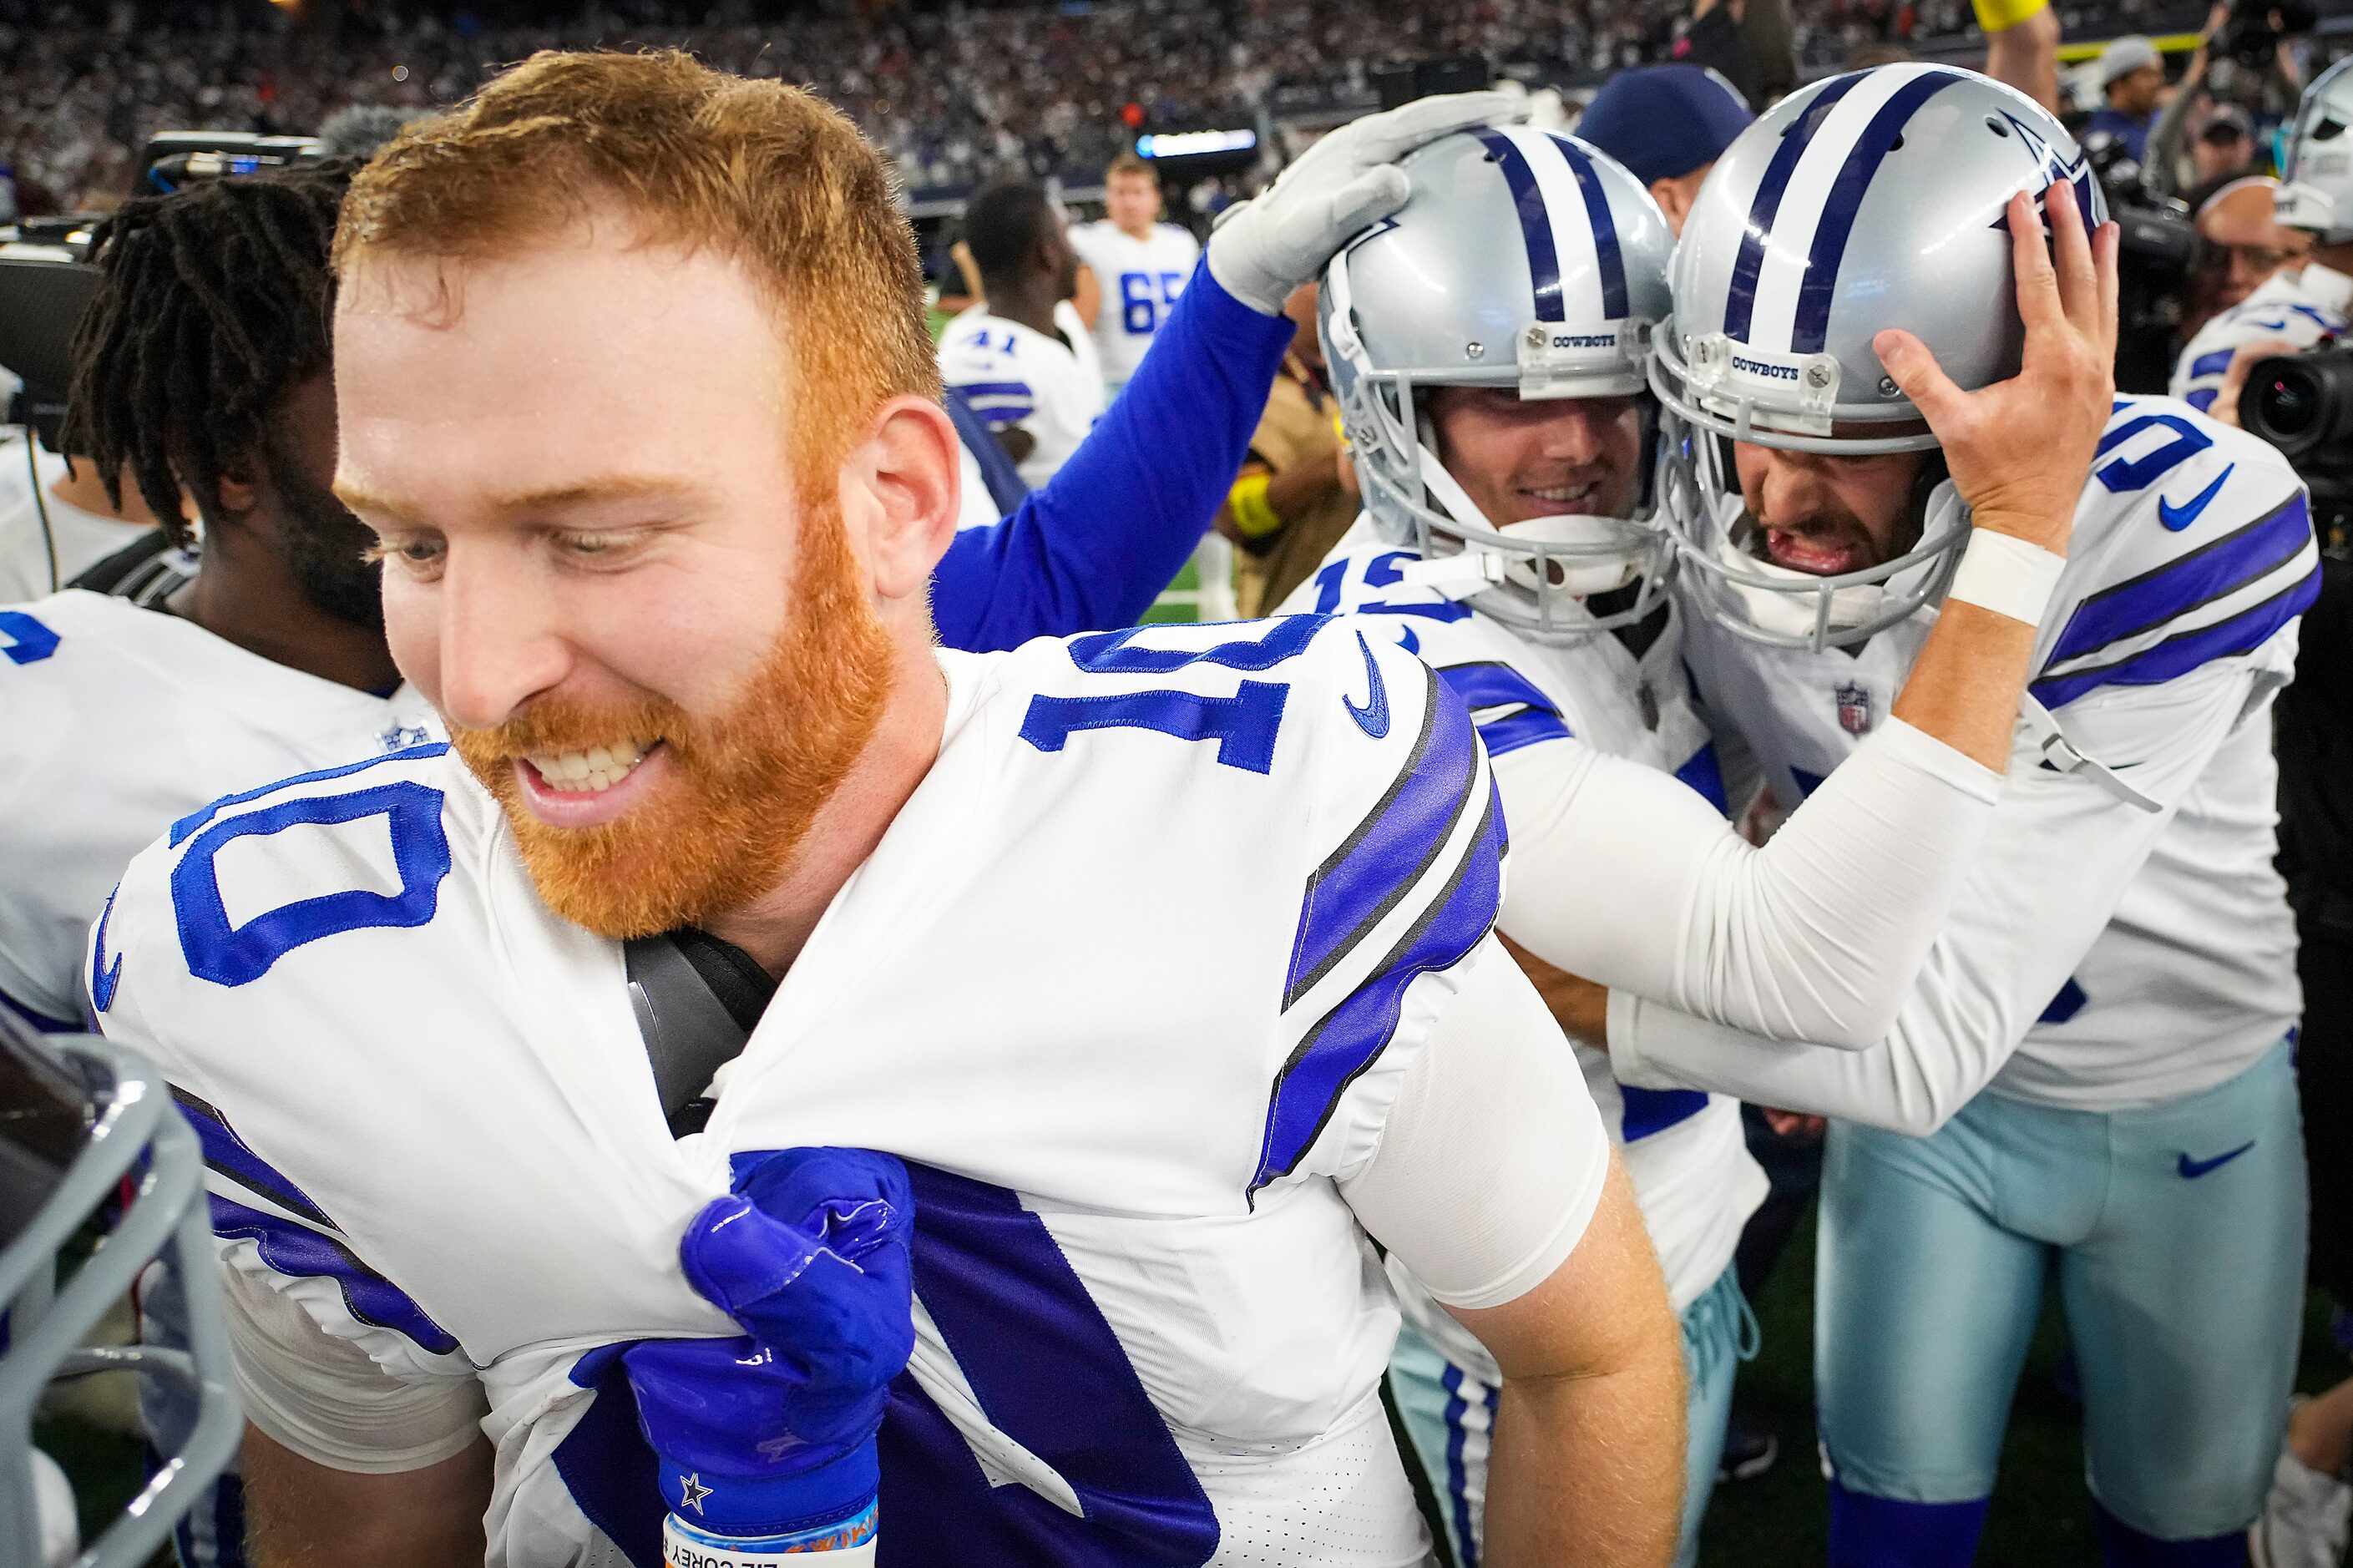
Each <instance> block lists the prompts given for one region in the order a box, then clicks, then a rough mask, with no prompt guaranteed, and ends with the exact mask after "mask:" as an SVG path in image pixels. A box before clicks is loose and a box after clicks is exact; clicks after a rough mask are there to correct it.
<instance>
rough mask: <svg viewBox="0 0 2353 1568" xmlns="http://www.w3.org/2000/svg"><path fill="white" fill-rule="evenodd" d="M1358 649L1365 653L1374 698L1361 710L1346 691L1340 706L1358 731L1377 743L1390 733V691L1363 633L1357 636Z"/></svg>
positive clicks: (1341, 698) (1368, 677)
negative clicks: (1354, 723)
mask: <svg viewBox="0 0 2353 1568" xmlns="http://www.w3.org/2000/svg"><path fill="white" fill-rule="evenodd" d="M1356 647H1359V648H1360V649H1362V650H1363V651H1364V655H1365V679H1366V680H1367V681H1369V682H1370V683H1371V684H1372V696H1371V698H1370V699H1369V700H1367V701H1366V703H1365V705H1364V706H1363V707H1362V708H1359V707H1357V706H1356V699H1355V698H1353V697H1350V696H1349V695H1348V694H1347V693H1346V692H1345V691H1344V692H1342V693H1341V694H1340V706H1341V707H1343V708H1345V709H1346V710H1348V717H1349V718H1351V719H1354V720H1355V721H1356V728H1357V729H1359V730H1362V731H1364V732H1365V733H1366V734H1367V735H1370V736H1371V737H1372V738H1373V739H1374V740H1376V741H1377V740H1379V739H1380V738H1381V737H1382V736H1384V735H1386V734H1388V732H1389V689H1388V684H1387V683H1386V682H1385V681H1383V680H1382V679H1381V667H1380V666H1379V665H1377V664H1375V663H1374V662H1373V645H1372V644H1370V643H1368V642H1366V640H1365V634H1364V633H1362V632H1358V633H1357V634H1356Z"/></svg>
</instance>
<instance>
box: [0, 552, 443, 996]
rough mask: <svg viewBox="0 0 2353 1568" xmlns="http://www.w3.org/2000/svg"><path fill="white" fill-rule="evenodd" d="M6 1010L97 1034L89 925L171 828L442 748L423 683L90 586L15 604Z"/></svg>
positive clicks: (0, 894)
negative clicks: (290, 648)
mask: <svg viewBox="0 0 2353 1568" xmlns="http://www.w3.org/2000/svg"><path fill="white" fill-rule="evenodd" d="M0 712H5V713H6V714H7V715H8V721H7V723H5V725H0V1005H9V1006H12V1007H13V1008H14V1009H15V1010H16V1011H17V1012H18V1013H20V1014H22V1015H24V1016H26V1017H27V1018H29V1019H30V1020H32V1022H33V1023H34V1024H35V1025H36V1026H38V1027H42V1028H47V1029H53V1030H72V1029H79V1027H80V1026H81V1022H80V1020H81V1016H82V1003H81V993H82V979H81V958H82V950H83V948H84V946H85V945H86V944H87V943H88V942H89V940H90V921H93V920H95V919H96V918H97V917H98V911H99V910H100V908H101V907H102V906H103V905H104V904H105V902H106V896H107V894H108V893H109V892H110V891H111V890H112V889H113V887H114V884H115V882H116V881H117V880H119V879H121V875H122V868H123V867H125V866H127V865H129V864H130V863H131V858H132V856H133V855H135V854H137V853H138V852H139V851H140V850H141V849H142V848H143V847H145V846H146V845H147V844H148V843H149V842H150V841H152V840H153V838H154V837H155V835H156V834H157V833H159V832H161V831H162V830H163V828H164V825H165V824H167V823H169V822H171V821H172V820H173V819H174V817H177V816H184V815H185V814H186V813H187V812H190V811H193V810H195V808H196V807H197V806H199V805H202V804H204V803H205V802H206V801H207V800H212V799H216V798H217V797H218V796H220V795H226V794H228V793H229V792H230V791H232V790H236V789H239V788H243V787H246V786H248V785H250V784H254V783H256V782H257V781H261V780H267V779H271V778H282V777H284V776H285V775H286V774H287V773H299V772H303V771H306V770H309V769H312V768H321V767H330V766H333V765H335V764H338V763H350V762H354V761H364V760H366V759H368V758H371V757H378V756H382V755H384V754H385V753H386V752H396V751H400V750H403V749H405V748H406V747H410V746H416V745H421V744H424V743H425V742H429V741H438V740H439V739H441V736H442V729H441V722H440V720H439V718H438V716H437V715H436V714H435V713H434V711H433V710H432V707H431V706H430V705H429V704H428V703H427V702H426V700H424V698H422V697H421V696H419V695H418V694H417V691H416V690H415V689H413V688H411V687H407V686H403V687H401V688H400V689H397V690H395V691H393V692H390V693H388V694H378V693H374V692H367V691H360V690H356V689H353V688H352V687H348V686H343V685H339V684H337V683H336V682H334V681H332V680H325V679H321V678H320V677H318V676H315V675H310V674H306V673H305V672H303V671H301V670H299V669H293V668H289V667H287V666H285V665H282V664H279V663H276V662H275V661H273V660H270V659H268V658H262V657H261V656H260V655H259V654H256V653H250V652H248V651H247V650H246V649H244V648H241V647H237V645H236V644H234V643H231V642H227V641H225V640H223V639H222V638H220V637H215V636H214V635H213V634H212V633H210V632H208V631H206V630H204V629H203V628H202V627H200V626H197V625H195V623H194V622H193V621H186V620H183V619H181V618H180V617H179V616H174V615H170V614H167V613H165V612H163V611H160V610H151V609H145V608H142V607H141V606H140V605H136V604H134V603H132V601H130V600H128V599H121V598H115V597H111V596H110V595H102V594H92V593H85V592H82V591H80V590H79V589H76V590H69V591H68V592H66V593H62V594H58V595H52V596H50V597H48V598H46V599H38V600H35V601H34V602H32V603H30V604H26V605H16V606H15V607H13V608H8V609H0Z"/></svg>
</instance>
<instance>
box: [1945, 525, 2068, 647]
mask: <svg viewBox="0 0 2353 1568" xmlns="http://www.w3.org/2000/svg"><path fill="white" fill-rule="evenodd" d="M2066 569H2067V558H2066V557H2065V556H2063V555H2053V554H2052V553H2051V552H2049V551H2048V550H2045V549H2043V548H2042V546H2041V545H2039V544H2029V543H2028V542H2026V541H2024V540H2023V539H2016V538H2013V537H2011V536H2010V535H2009V534H2007V533H1996V532H1995V531H1993V530H1991V529H1989V528H1979V529H1974V530H1972V531H1970V533H1969V542H1968V548H1967V549H1966V550H1964V551H1962V552H1961V564H1960V568H1959V570H1957V571H1956V572H1955V573H1954V574H1953V585H1952V587H1951V588H1949V589H1947V591H1946V594H1945V597H1946V599H1947V600H1948V601H1950V600H1954V599H1957V600H1959V601H1960V602H1961V603H1962V604H1965V605H1976V606H1978V608H1979V609H1981V610H1991V611H1992V612H1993V613H1994V614H1995V615H1997V616H2009V617H2010V619H2011V620H2013V621H2024V622H2025V623H2026V624H2027V625H2028V626H2041V625H2042V612H2043V611H2044V610H2046V609H2048V608H2049V607H2050V605H2051V590H2052V588H2053V587H2055V586H2057V584H2058V582H2059V574H2060V573H2062V572H2063V571H2065V570H2066Z"/></svg>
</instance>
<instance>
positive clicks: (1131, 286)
mask: <svg viewBox="0 0 2353 1568" xmlns="http://www.w3.org/2000/svg"><path fill="white" fill-rule="evenodd" d="M1071 245H1072V246H1074V247H1077V249H1078V253H1079V259H1080V260H1082V261H1083V262H1085V263H1086V264H1087V266H1088V267H1089V268H1092V270H1093V272H1094V275H1095V285H1096V287H1097V288H1098V289H1101V290H1102V300H1103V302H1102V304H1100V305H1098V306H1097V307H1096V309H1095V331H1094V338H1095V348H1096V351H1097V352H1098V353H1100V354H1101V356H1102V359H1103V379H1104V380H1105V381H1106V382H1108V383H1110V384H1111V385H1112V387H1113V389H1114V390H1116V389H1118V388H1119V387H1122V386H1124V385H1126V384H1128V382H1129V381H1131V380H1132V379H1134V375H1135V367H1136V366H1137V365H1138V364H1140V363H1143V360H1144V351H1145V350H1146V349H1148V348H1150V347H1151V346H1152V339H1153V335H1154V334H1155V333H1156V332H1158V331H1160V323H1161V322H1162V321H1166V320H1167V318H1168V310H1169V307H1170V306H1172V305H1174V304H1176V297H1177V296H1178V295H1179V294H1182V293H1183V292H1184V291H1185V284H1186V280H1187V279H1190V278H1191V277H1192V276H1193V264H1194V263H1195V262H1198V260H1200V259H1201V242H1200V241H1199V240H1198V239H1195V238H1194V237H1193V236H1192V235H1191V234H1190V233H1189V232H1188V231H1187V230H1185V229H1182V228H1179V227H1177V226H1176V225H1175V224H1173V223H1156V224H1154V225H1153V226H1152V233H1151V234H1150V235H1149V236H1147V237H1145V238H1143V239H1138V238H1136V237H1134V235H1132V234H1129V233H1128V232H1127V231H1126V230H1124V229H1123V228H1121V227H1120V226H1119V225H1117V224H1115V223H1113V222H1112V221H1111V219H1109V218H1102V219H1099V220H1097V221H1096V222H1094V223H1082V224H1078V225H1075V226H1072V228H1071Z"/></svg>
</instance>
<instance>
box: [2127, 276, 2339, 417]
mask: <svg viewBox="0 0 2353 1568" xmlns="http://www.w3.org/2000/svg"><path fill="white" fill-rule="evenodd" d="M2348 304H2353V278H2348V277H2346V276H2345V275H2344V274H2343V273H2341V272H2332V271H2330V270H2329V269H2328V268H2326V267H2323V266H2321V265H2320V264H2319V263H2318V262H2313V263H2311V264H2309V265H2307V266H2306V267H2305V268H2302V269H2301V270H2299V271H2294V272H2288V271H2282V272H2274V273H2273V274H2272V275H2271V276H2270V277H2269V278H2266V279H2263V281H2262V282H2261V283H2259V284H2257V285H2256V286H2255V289H2254V292H2253V293H2251V294H2249V295H2248V296H2247V297H2246V298H2245V299H2244V300H2240V301H2239V302H2238V303H2237V304H2235V305H2233V306H2232V307H2231V308H2230V309H2229V310H2224V311H2221V313H2219V314H2218V315H2216V316H2215V317H2214V319H2213V320H2212V321H2208V322H2207V323H2206V324H2205V325H2204V326H2202V327H2200V328H2199V329H2198V331H2197V332H2196V333H2195V334H2193V335H2192V336H2191V338H2190V340H2189V344H2188V346H2186V347H2185V348H2183V349H2182V351H2181V357H2180V359H2179V360H2178V361H2176V362H2175V363H2174V366H2173V382H2172V384H2171V385H2170V386H2168V387H2167V388H2166V390H2167V391H2168V393H2169V394H2171V395H2173V396H2175V397H2178V398H2179V399H2181V401H2182V402H2184V403H2187V404H2188V405H2189V406H2190V407H2192V408H2195V409H2197V410H2198V411H2199V412H2200V414H2205V413H2211V411H2212V409H2213V406H2214V397H2215V395H2216V394H2217V393H2219V392H2220V391H2221V389H2222V376H2223V374H2224V373H2225V372H2227V371H2229V370H2230V368H2231V357H2232V353H2235V352H2236V351H2237V350H2238V349H2240V348H2241V347H2242V346H2244V345H2245V344H2248V343H2254V342H2282V343H2285V344H2287V345H2288V346H2287V347H2286V348H2284V349H2281V350H2278V351H2275V352H2278V353H2304V352H2305V351H2306V350H2308V349H2315V348H2319V347H2321V346H2322V345H2324V344H2326V343H2330V342H2335V341H2336V340H2337V339H2338V338H2341V337H2343V336H2344V335H2345V331H2346V327H2347V325H2348V322H2347V318H2346V314H2345V311H2346V307H2347V306H2348Z"/></svg>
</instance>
